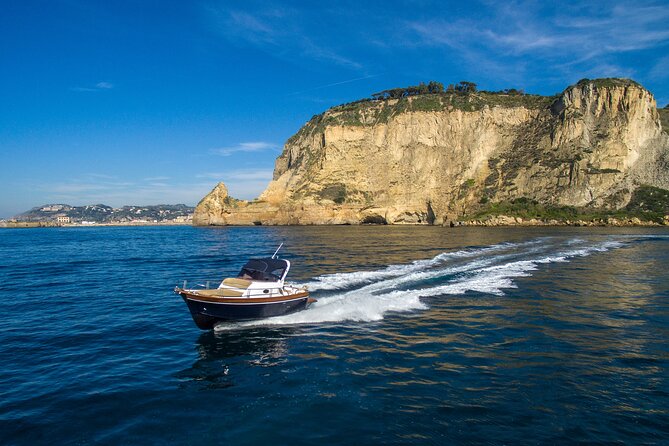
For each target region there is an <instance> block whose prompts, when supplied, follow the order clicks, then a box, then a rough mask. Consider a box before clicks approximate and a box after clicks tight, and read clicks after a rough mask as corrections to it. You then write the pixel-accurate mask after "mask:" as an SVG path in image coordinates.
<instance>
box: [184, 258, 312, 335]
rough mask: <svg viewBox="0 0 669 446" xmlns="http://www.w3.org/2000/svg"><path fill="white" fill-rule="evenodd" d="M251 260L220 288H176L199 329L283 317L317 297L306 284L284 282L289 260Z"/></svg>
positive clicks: (306, 305) (302, 307)
mask: <svg viewBox="0 0 669 446" xmlns="http://www.w3.org/2000/svg"><path fill="white" fill-rule="evenodd" d="M279 249H281V246H279V248H278V249H277V250H276V252H275V253H274V255H273V256H272V257H269V258H257V259H249V260H248V261H247V262H246V264H244V266H243V267H242V269H241V270H240V271H239V274H237V276H236V277H228V278H225V279H223V281H221V282H220V284H219V285H218V287H217V288H209V286H208V283H207V284H206V285H198V286H197V287H196V288H187V282H184V286H183V287H178V286H177V287H175V288H174V292H175V293H177V294H179V295H180V296H181V297H182V298H183V300H184V302H186V305H187V306H188V310H189V311H190V314H191V316H192V317H193V321H194V322H195V325H197V326H198V328H200V329H202V330H210V329H212V328H213V327H214V325H215V324H216V323H218V322H225V321H245V320H253V319H264V318H268V317H274V316H283V315H286V314H290V313H295V312H297V311H301V310H305V309H306V308H307V307H308V306H309V305H310V304H311V303H313V302H316V299H313V298H311V297H309V291H308V290H307V288H306V287H298V286H294V285H290V284H287V283H285V279H286V276H287V275H288V271H289V270H290V262H289V261H288V260H285V259H279V258H277V257H276V254H277V253H278V251H279Z"/></svg>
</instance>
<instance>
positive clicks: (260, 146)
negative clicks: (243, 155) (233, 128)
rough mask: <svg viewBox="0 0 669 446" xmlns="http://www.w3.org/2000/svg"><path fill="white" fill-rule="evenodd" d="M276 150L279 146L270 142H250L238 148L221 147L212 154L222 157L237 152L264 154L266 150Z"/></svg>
mask: <svg viewBox="0 0 669 446" xmlns="http://www.w3.org/2000/svg"><path fill="white" fill-rule="evenodd" d="M276 149H278V146H277V145H276V144H273V143H270V142H265V141H250V142H241V143H239V144H237V145H236V146H230V147H219V148H216V149H212V150H211V153H213V154H215V155H221V156H230V155H232V154H233V153H236V152H263V151H265V150H276Z"/></svg>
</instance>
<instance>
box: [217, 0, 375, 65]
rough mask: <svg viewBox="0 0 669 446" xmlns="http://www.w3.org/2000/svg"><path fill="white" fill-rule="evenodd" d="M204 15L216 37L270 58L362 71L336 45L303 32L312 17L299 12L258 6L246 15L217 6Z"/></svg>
mask: <svg viewBox="0 0 669 446" xmlns="http://www.w3.org/2000/svg"><path fill="white" fill-rule="evenodd" d="M206 13H207V16H208V17H209V19H210V21H211V22H212V23H213V24H214V29H215V30H216V32H218V33H219V34H221V35H224V36H225V37H227V38H229V39H231V40H234V41H237V42H245V43H247V44H251V45H253V46H255V47H258V48H260V49H262V50H265V51H267V52H269V53H271V54H272V56H275V57H280V58H284V59H290V60H293V61H294V60H296V59H299V58H304V59H308V60H315V61H319V62H325V63H328V64H331V65H337V66H340V67H345V68H349V69H353V70H360V69H362V68H363V65H362V64H361V63H359V62H357V61H355V60H353V59H352V58H351V57H348V56H346V55H344V54H342V51H341V50H340V49H337V48H336V46H337V45H336V44H334V43H333V42H327V40H328V39H326V38H325V36H324V35H323V34H321V33H316V32H314V31H313V30H309V29H307V27H306V26H305V23H310V22H311V21H313V20H314V17H306V16H305V15H304V13H303V11H300V10H295V9H290V8H283V9H282V10H277V9H272V8H267V7H261V8H258V9H256V10H254V11H252V12H249V11H244V10H240V9H229V8H227V7H226V6H225V5H219V6H218V7H211V6H210V7H208V8H207V9H206ZM321 19H322V17H321Z"/></svg>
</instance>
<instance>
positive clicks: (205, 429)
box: [0, 226, 669, 445]
mask: <svg viewBox="0 0 669 446" xmlns="http://www.w3.org/2000/svg"><path fill="white" fill-rule="evenodd" d="M281 242H283V243H284V247H283V248H282V251H281V252H280V254H281V255H282V256H283V257H284V258H287V259H289V260H290V261H291V262H292V265H293V266H292V269H291V272H290V274H289V279H292V280H293V281H295V282H298V283H300V284H304V285H307V286H308V287H309V289H310V290H311V292H312V296H313V297H315V298H316V299H318V302H317V303H315V304H313V305H312V306H311V307H310V308H309V309H308V310H306V311H303V312H300V313H295V314H292V315H287V316H283V317H277V318H273V319H265V320H260V321H253V322H239V323H230V324H219V325H218V326H216V328H215V330H213V331H208V332H202V331H200V330H199V329H197V328H196V327H195V325H194V324H193V322H192V320H191V317H190V315H189V313H188V311H187V309H186V306H185V304H184V303H183V301H182V300H181V299H180V298H179V297H178V296H177V295H175V294H174V293H173V292H172V290H173V288H174V286H175V285H177V284H182V283H183V282H182V281H183V280H188V281H189V283H191V284H193V283H205V281H206V280H210V281H211V283H212V284H213V283H215V282H216V281H217V280H221V279H222V278H223V277H226V276H230V275H235V274H236V272H237V271H238V270H239V268H240V267H241V265H242V264H243V263H244V262H245V260H246V259H247V258H248V257H257V256H267V255H271V254H272V253H273V252H274V250H275V249H276V247H277V246H278V245H279V244H280V243H281ZM668 269H669V231H667V230H666V229H659V228H658V229H634V228H625V229H593V228H511V229H509V228H437V227H382V226H363V227H355V226H341V227H229V228H191V227H132V228H128V227H125V228H121V227H118V228H114V227H108V228H68V229H21V230H2V231H0V279H1V280H0V309H1V316H0V444H3V445H35V444H109V445H118V444H169V445H171V444H239V445H252V444H262V445H265V444H290V445H299V444H328V445H330V444H332V445H337V444H342V445H351V444H420V445H423V444H440V445H442V444H575V443H576V444H577V443H584V444H611V443H620V444H669V341H668V340H669V272H668Z"/></svg>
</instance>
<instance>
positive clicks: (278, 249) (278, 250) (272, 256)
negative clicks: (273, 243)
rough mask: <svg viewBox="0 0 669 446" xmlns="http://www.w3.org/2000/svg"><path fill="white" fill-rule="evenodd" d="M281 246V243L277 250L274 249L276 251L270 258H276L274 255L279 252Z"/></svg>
mask: <svg viewBox="0 0 669 446" xmlns="http://www.w3.org/2000/svg"><path fill="white" fill-rule="evenodd" d="M282 246H283V242H282V243H281V244H280V245H279V247H278V248H276V251H274V254H272V258H273V259H275V258H276V254H277V253H278V252H279V249H281V247H282Z"/></svg>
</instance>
